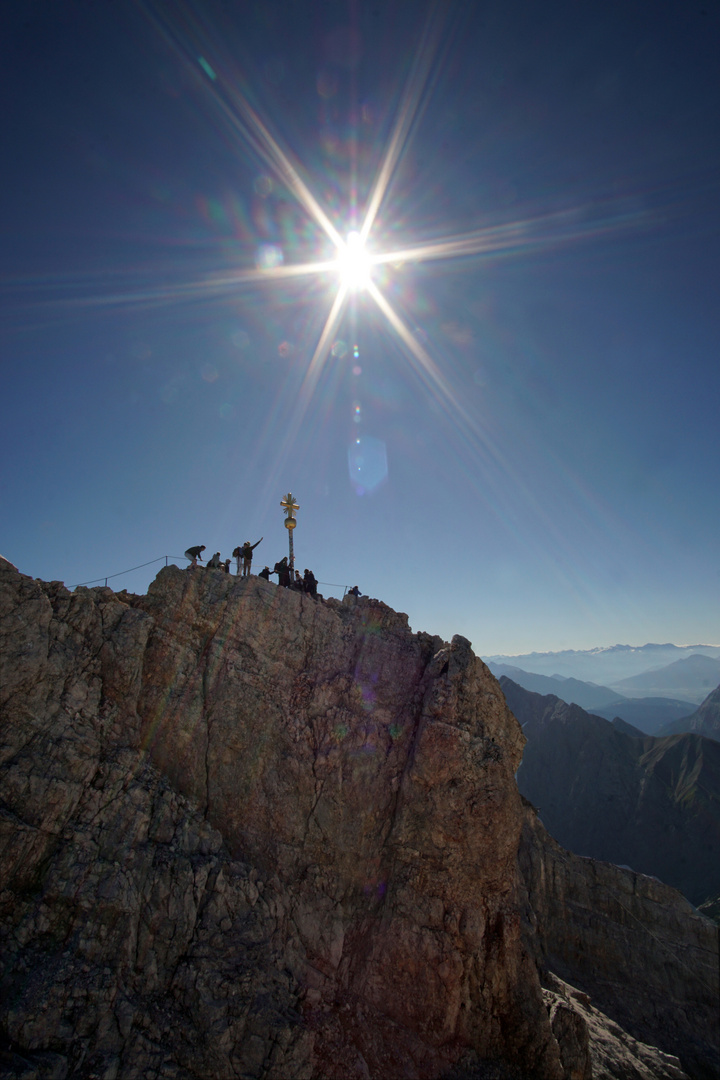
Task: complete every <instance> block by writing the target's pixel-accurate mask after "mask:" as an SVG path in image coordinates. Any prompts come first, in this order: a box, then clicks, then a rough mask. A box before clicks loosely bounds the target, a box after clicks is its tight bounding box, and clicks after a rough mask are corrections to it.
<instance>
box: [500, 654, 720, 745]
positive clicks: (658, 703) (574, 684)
mask: <svg viewBox="0 0 720 1080" xmlns="http://www.w3.org/2000/svg"><path fill="white" fill-rule="evenodd" d="M488 667H489V668H490V670H491V671H492V673H493V675H494V676H495V677H496V678H498V679H499V678H500V677H501V676H503V675H505V676H507V677H508V678H509V679H512V681H513V682H515V683H517V684H518V685H519V686H522V687H523V688H524V689H525V690H532V691H533V692H534V693H536V694H554V695H555V696H556V697H558V698H560V699H561V700H562V701H566V702H568V704H575V705H580V706H581V707H582V708H583V709H588V710H589V711H590V712H593V713H595V714H596V715H597V716H602V717H604V719H606V720H614V719H615V717H620V719H622V720H624V721H626V723H628V724H632V725H633V726H635V727H637V728H639V729H640V732H641V733H645V734H647V735H657V734H659V733H660V732H661V731H662V730H663V729H664V728H665V727H667V725H668V724H671V723H673V722H674V721H677V720H682V719H683V718H685V717H687V716H688V715H689V714H690V712H691V711H692V706H693V704H695V702H691V701H688V700H685V701H680V700H675V699H673V698H667V697H648V698H634V699H631V698H628V697H624V696H623V695H622V694H619V693H618V692H617V691H616V690H613V689H612V688H611V687H609V686H598V685H597V684H596V683H589V682H583V681H582V680H580V679H564V678H563V677H562V676H560V675H555V676H554V677H551V676H549V675H536V674H534V673H533V672H531V671H522V670H521V668H517V667H513V666H511V665H510V664H496V663H494V662H493V661H489V662H488ZM718 681H720V679H719V680H718Z"/></svg>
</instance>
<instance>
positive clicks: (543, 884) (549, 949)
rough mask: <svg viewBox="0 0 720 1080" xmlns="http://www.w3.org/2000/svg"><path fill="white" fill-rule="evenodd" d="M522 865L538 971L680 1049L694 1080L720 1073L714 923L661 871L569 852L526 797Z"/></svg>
mask: <svg viewBox="0 0 720 1080" xmlns="http://www.w3.org/2000/svg"><path fill="white" fill-rule="evenodd" d="M520 865H521V868H522V872H523V877H524V880H525V882H526V884H527V888H528V894H529V896H528V905H529V908H528V922H527V924H526V932H527V937H526V940H527V944H528V948H529V949H533V950H535V955H536V959H537V963H538V967H539V968H540V970H541V971H542V972H543V973H545V974H548V973H554V975H555V976H559V977H560V978H561V979H564V980H567V982H569V983H571V984H572V986H573V987H577V988H579V989H580V990H582V991H584V992H585V993H586V994H587V995H588V996H589V999H590V1000H591V1001H592V1004H593V1006H594V1007H595V1008H597V1009H598V1010H600V1011H602V1012H603V1013H604V1014H606V1015H607V1016H608V1017H609V1018H610V1019H611V1021H612V1023H613V1025H614V1026H615V1027H617V1026H618V1025H619V1026H620V1027H622V1028H623V1029H625V1030H626V1031H628V1032H632V1034H633V1036H634V1037H635V1039H636V1040H638V1041H642V1042H644V1043H649V1044H650V1045H652V1046H654V1047H659V1048H660V1049H661V1050H663V1051H665V1052H666V1053H668V1054H674V1055H677V1056H678V1057H679V1058H680V1059H681V1062H682V1066H683V1068H684V1069H685V1070H686V1071H687V1072H688V1074H689V1075H691V1076H692V1077H693V1078H695V1080H700V1078H707V1080H711V1078H712V1077H717V1076H720V1024H718V1016H719V1014H718V1009H719V1007H720V985H719V975H720V971H719V969H718V928H717V926H716V925H715V924H714V923H713V922H711V921H710V920H709V919H706V918H705V917H704V916H702V915H700V914H698V912H697V911H696V910H695V908H693V907H692V905H691V904H689V903H688V901H687V900H686V899H685V898H684V897H683V896H682V895H681V894H680V893H679V892H677V891H676V890H675V889H672V888H670V887H669V886H668V885H664V884H663V883H662V882H660V881H658V880H657V878H651V877H646V876H645V875H643V874H636V873H635V872H634V871H632V870H628V869H625V868H623V867H619V866H613V865H612V864H611V863H604V862H599V861H597V860H595V859H586V858H581V857H580V856H578V855H573V854H571V853H570V852H569V851H566V850H565V849H564V848H562V847H561V846H560V845H559V844H558V843H557V842H556V841H555V840H553V838H552V837H551V836H549V835H548V833H547V832H546V831H545V829H544V827H543V825H542V823H541V822H540V821H539V820H538V818H537V815H536V813H535V811H534V810H533V808H532V807H531V806H530V804H529V803H525V825H524V827H523V835H522V841H521V845H520ZM549 985H552V983H550V984H549ZM629 988H631V989H629ZM593 1075H595V1072H594V1073H593ZM610 1075H613V1076H614V1075H616V1074H615V1073H612V1074H610ZM618 1075H624V1074H622V1073H620V1074H618ZM628 1075H633V1074H632V1073H629V1074H628ZM638 1075H644V1074H643V1073H638ZM647 1075H648V1076H650V1077H654V1076H655V1075H658V1076H662V1075H665V1074H664V1073H662V1072H657V1073H653V1072H652V1071H651V1072H649V1073H648V1074H647ZM668 1075H672V1073H671V1074H668Z"/></svg>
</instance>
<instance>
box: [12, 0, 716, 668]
mask: <svg viewBox="0 0 720 1080" xmlns="http://www.w3.org/2000/svg"><path fill="white" fill-rule="evenodd" d="M0 19H1V21H2V24H3V25H2V27H1V28H0V29H1V30H2V33H1V34H0V39H1V41H2V44H1V45H0V49H1V51H2V64H1V65H0V79H1V80H2V99H3V102H4V106H3V110H2V112H1V113H0V132H1V139H2V148H3V154H2V158H3V172H2V196H1V198H0V241H1V242H0V276H1V288H0V295H1V308H0V334H1V345H2V351H1V354H0V355H1V356H2V383H1V384H0V386H1V393H0V440H1V449H2V470H1V486H0V552H2V554H3V555H5V556H6V557H7V558H9V559H10V560H11V561H12V562H14V563H15V564H16V565H17V566H18V567H19V568H20V570H22V571H23V572H24V573H27V574H29V575H31V576H33V577H41V578H44V579H47V580H52V579H60V580H64V581H65V583H66V584H67V585H68V586H71V587H72V586H75V585H76V584H78V583H81V582H86V581H90V580H92V579H95V578H104V577H105V576H106V575H114V574H116V573H118V572H120V571H123V570H126V569H127V568H129V567H134V566H137V565H138V564H141V563H145V562H148V561H149V560H152V559H155V558H158V557H161V556H164V555H174V556H181V555H182V553H183V551H184V550H185V548H187V547H188V546H190V545H191V544H195V543H204V544H205V545H206V546H207V552H206V554H211V553H212V552H213V551H216V550H220V551H221V553H222V555H223V557H225V556H229V555H230V552H231V550H232V548H233V547H234V546H235V545H236V544H238V543H242V542H243V541H244V540H246V539H250V540H251V541H253V542H254V541H255V540H257V539H258V538H259V537H260V536H261V535H264V540H263V543H262V544H261V545H260V547H259V548H258V549H257V551H256V553H255V560H256V561H255V566H256V568H257V569H259V568H261V567H262V565H263V564H264V563H265V562H269V563H270V565H271V566H272V564H273V563H274V562H275V560H276V559H278V558H280V557H281V555H282V554H284V553H285V552H286V550H287V534H286V531H285V529H284V528H283V524H282V520H283V519H282V511H281V509H280V505H279V503H280V499H281V498H282V496H283V495H284V494H285V493H286V492H287V491H288V490H291V491H292V492H293V494H294V495H295V497H296V499H297V501H298V502H299V504H300V511H299V513H298V527H297V529H296V531H295V544H296V552H297V565H298V566H299V567H300V569H301V570H302V569H304V568H305V567H306V566H309V567H311V568H312V569H313V570H314V571H315V574H316V576H317V577H318V579H319V580H320V581H321V582H328V583H332V584H333V586H340V588H339V589H338V588H337V587H334V588H330V587H324V586H321V589H322V590H323V591H324V592H325V593H326V594H334V595H342V591H343V587H344V586H347V585H353V584H355V583H357V584H358V585H359V586H360V588H361V590H362V591H363V592H365V593H369V594H370V595H371V596H375V597H378V598H380V599H382V600H384V601H386V602H387V603H388V604H390V605H392V606H393V607H394V608H396V609H399V610H401V611H405V612H407V613H408V614H409V616H410V623H411V625H412V626H413V628H414V629H415V630H427V631H430V632H432V633H439V634H441V635H442V636H443V637H445V638H449V637H450V636H452V634H454V633H462V634H464V635H466V636H467V637H469V638H470V639H471V641H472V642H473V645H474V647H475V650H476V652H478V653H480V654H481V655H490V654H496V653H520V652H526V651H530V650H553V649H561V648H579V649H582V648H590V647H593V646H597V645H609V644H613V643H615V642H624V643H630V644H636V645H639V644H643V643H645V642H647V641H673V642H675V643H677V644H683V643H695V642H718V641H720V628H719V627H718V611H720V604H719V599H720V596H719V594H720V562H719V560H718V525H719V523H720V521H719V519H720V514H719V511H718V489H719V484H718V479H719V477H718V472H719V466H718V463H719V462H720V365H719V364H718V356H719V351H720V301H719V300H718V296H717V294H718V281H719V280H720V273H719V272H720V234H719V228H718V226H719V224H720V202H719V200H718V194H719V192H720V123H719V116H718V113H719V110H720V64H719V63H718V56H720V6H719V5H718V4H717V2H716V0H699V2H697V3H695V2H688V0H682V2H680V0H677V2H668V3H657V2H655V0H652V2H650V0H645V2H642V3H636V2H634V0H621V2H618V3H615V2H612V0H608V2H603V3H602V4H590V3H581V2H578V0H572V2H570V0H568V2H555V0H550V2H546V3H543V4H539V3H537V2H535V0H532V2H530V0H525V2H520V0H490V2H487V3H484V2H482V0H478V2H476V3H472V4H468V3H457V4H455V3H452V2H451V0H445V2H443V3H441V4H439V5H430V4H426V3H423V2H421V0H404V2H403V0H382V2H379V0H378V2H372V0H369V2H366V3H353V2H350V3H347V2H344V0H332V2H330V0H328V2H322V0H312V2H310V0H295V2H292V0H277V2H272V0H265V2H244V0H236V2H232V0H224V2H221V0H218V2H217V3H213V2H211V0H203V2H202V3H198V4H190V3H183V4H181V3H132V2H129V0H118V2H116V3H112V4H109V3H97V2H90V0H86V2H83V0H76V2H72V0H63V2H58V0H52V2H50V0H23V3H17V4H14V5H9V4H6V5H4V8H3V13H2V16H0ZM264 132H265V133H267V134H268V135H270V136H271V137H272V140H274V142H273V143H272V146H276V147H279V148H280V150H281V151H282V153H283V154H285V155H286V157H287V159H288V160H289V161H290V162H291V163H292V164H293V166H294V167H295V169H296V170H297V173H298V175H299V176H300V177H301V178H302V180H303V181H304V182H305V184H306V185H307V188H308V189H309V191H310V192H311V193H312V195H313V196H314V197H315V198H316V199H317V202H318V204H319V206H320V207H321V208H322V210H323V211H324V213H326V214H327V216H328V219H329V221H330V222H331V224H332V226H333V227H334V228H336V229H337V230H338V232H339V233H340V234H341V236H342V237H344V236H345V235H346V234H347V232H348V230H350V229H352V228H354V227H355V228H360V227H361V226H362V222H363V220H364V214H365V209H366V206H367V204H368V200H369V198H370V196H371V193H372V191H373V190H374V189H375V184H376V181H377V177H378V173H379V170H380V168H381V166H382V164H383V161H384V160H386V154H387V150H388V146H389V145H390V144H391V140H392V139H393V136H395V137H396V144H395V145H396V146H397V149H398V155H397V161H396V162H395V164H394V167H393V168H392V169H391V170H389V173H390V175H389V182H388V184H387V189H386V190H385V193H384V198H383V200H382V202H381V204H380V207H379V210H378V213H377V217H376V218H375V220H374V224H373V228H372V230H371V233H370V238H369V241H368V249H369V250H370V251H374V252H376V253H378V252H387V251H397V250H402V249H405V248H410V247H414V246H418V245H420V244H421V243H429V244H435V245H437V244H438V243H440V242H441V241H443V239H445V238H447V237H452V238H455V240H457V238H459V237H460V238H462V237H468V236H469V237H470V240H468V241H467V242H466V246H465V249H464V250H465V251H466V252H469V253H466V254H462V255H454V256H453V255H452V254H451V255H450V256H449V257H447V258H444V259H437V258H434V259H425V260H416V259H410V258H408V259H405V260H404V261H401V262H400V263H398V264H396V265H394V264H387V265H382V266H378V267H376V268H375V269H374V270H373V281H374V283H375V286H376V288H377V289H378V290H379V292H380V294H381V296H382V297H384V298H385V302H386V303H387V304H389V305H390V309H389V310H390V311H391V312H392V313H394V315H395V316H396V317H397V319H399V320H400V321H401V322H400V323H399V324H398V323H396V326H397V325H402V327H404V328H405V330H406V332H407V334H408V337H409V341H410V346H411V347H409V346H408V344H407V342H403V340H402V337H401V335H400V334H398V332H397V330H396V329H394V328H393V327H392V326H391V325H390V323H389V322H388V319H387V318H386V315H385V314H384V313H383V312H382V311H381V310H380V309H379V307H378V305H377V304H376V302H375V301H374V299H373V298H372V296H370V295H369V294H368V293H367V292H363V291H358V292H355V293H354V294H353V295H352V297H351V299H350V302H349V303H348V305H347V307H346V309H345V312H344V315H343V317H342V319H341V321H340V322H339V323H338V325H337V326H336V327H335V329H334V331H333V333H332V334H331V335H330V337H329V340H328V348H327V349H325V350H324V351H322V352H321V353H320V354H317V355H316V347H317V344H318V339H319V337H320V335H321V332H322V330H323V327H324V325H325V322H326V319H327V317H328V314H329V312H330V309H331V306H332V304H333V301H334V299H335V297H336V296H337V293H338V286H339V278H338V275H337V273H336V272H335V271H328V270H326V271H324V272H323V273H321V274H316V275H309V276H302V277H297V278H285V279H276V278H273V276H272V273H271V268H272V267H274V266H281V267H289V266H293V265H296V264H299V263H306V262H308V261H313V260H318V259H325V260H327V259H329V258H334V254H333V252H334V248H333V244H332V242H331V241H330V239H329V238H328V235H327V234H326V232H325V231H323V228H322V227H321V225H320V224H319V223H318V221H317V220H316V219H315V218H314V217H313V215H312V214H311V213H310V212H309V211H308V209H307V207H306V206H303V205H302V203H301V201H299V200H298V198H297V197H296V193H295V192H294V191H293V190H292V184H291V183H290V182H289V180H288V174H287V172H286V173H285V175H284V176H283V175H282V174H281V172H280V171H279V169H278V167H277V161H278V157H277V151H276V150H268V147H270V146H271V143H270V142H269V141H268V139H267V138H266V137H265V135H264V134H263V133H264ZM273 155H275V156H273ZM457 246H458V245H457V244H456V245H455V249H456V250H457ZM451 247H452V245H451ZM434 253H435V254H437V250H435V252H434ZM257 268H262V269H263V271H264V276H263V278H262V280H258V281H255V282H253V281H252V280H247V277H248V276H251V273H250V275H248V272H254V271H255V270H256V269H257ZM242 274H245V277H246V279H245V280H242V279H241V277H242ZM313 358H314V359H313ZM358 439H359V440H360V442H359V443H358ZM180 562H182V560H180ZM160 565H162V563H161V562H158V563H155V564H153V565H151V566H148V567H145V568H144V569H142V570H140V571H136V572H135V573H133V574H128V575H125V576H122V577H117V578H112V579H111V580H110V582H109V583H110V584H111V585H113V586H114V587H115V588H117V589H120V588H123V587H126V588H129V589H130V590H131V591H132V590H134V591H144V590H145V589H146V588H147V585H148V583H149V582H150V581H151V580H152V577H153V576H154V574H155V572H156V571H157V569H158V568H159V566H160Z"/></svg>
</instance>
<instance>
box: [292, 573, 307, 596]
mask: <svg viewBox="0 0 720 1080" xmlns="http://www.w3.org/2000/svg"><path fill="white" fill-rule="evenodd" d="M290 573H291V574H294V575H295V576H294V577H293V578H292V579H291V582H290V588H291V589H295V591H296V592H305V582H304V581H303V579H302V578H301V577H300V571H299V570H291V571H290Z"/></svg>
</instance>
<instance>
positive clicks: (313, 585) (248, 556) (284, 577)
mask: <svg viewBox="0 0 720 1080" xmlns="http://www.w3.org/2000/svg"><path fill="white" fill-rule="evenodd" d="M262 540H263V537H262V536H261V537H260V540H258V541H257V543H255V544H251V543H250V541H249V540H246V541H245V543H244V544H242V545H240V546H238V547H236V548H235V550H234V551H233V558H234V559H235V566H236V573H237V574H238V575H240V562H241V561H242V577H249V576H250V573H251V568H252V557H253V551H254V550H255V548H256V547H257V546H258V544H259V543H260V542H261V541H262ZM204 550H205V545H204V544H197V545H196V546H195V547H190V548H188V549H187V551H186V552H185V558H186V559H189V560H190V566H197V564H198V559H199V560H200V562H202V561H203V558H202V553H203V551H204ZM230 562H231V560H230V559H225V560H224V561H223V560H222V559H221V558H220V552H219V551H216V552H215V554H214V555H212V556H211V557H210V558H209V559H208V561H207V563H206V564H205V565H206V566H207V568H208V570H224V571H225V573H226V574H229V573H230ZM271 574H277V576H278V585H282V586H283V587H284V588H287V589H296V590H297V591H298V592H304V593H307V594H308V595H309V596H317V587H318V583H317V578H316V577H315V575H314V574H313V572H312V570H306V571H305V574H304V576H303V577H300V571H299V570H293V568H292V567H291V566H290V564H289V562H288V557H287V555H285V556H284V558H282V559H281V560H280V561H279V562H276V563H275V566H274V567H273V569H272V570H271V569H270V567H269V566H266V567H265V568H264V569H263V570H261V571H260V573H259V574H258V577H261V578H265V580H266V581H269V580H270V575H271ZM355 589H357V585H356V586H355ZM352 591H353V590H351V592H352ZM358 594H359V590H358V592H356V593H355V595H356V596H357V595H358Z"/></svg>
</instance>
